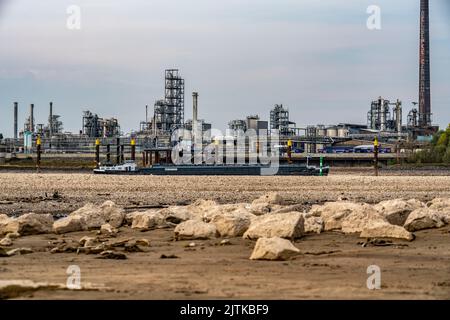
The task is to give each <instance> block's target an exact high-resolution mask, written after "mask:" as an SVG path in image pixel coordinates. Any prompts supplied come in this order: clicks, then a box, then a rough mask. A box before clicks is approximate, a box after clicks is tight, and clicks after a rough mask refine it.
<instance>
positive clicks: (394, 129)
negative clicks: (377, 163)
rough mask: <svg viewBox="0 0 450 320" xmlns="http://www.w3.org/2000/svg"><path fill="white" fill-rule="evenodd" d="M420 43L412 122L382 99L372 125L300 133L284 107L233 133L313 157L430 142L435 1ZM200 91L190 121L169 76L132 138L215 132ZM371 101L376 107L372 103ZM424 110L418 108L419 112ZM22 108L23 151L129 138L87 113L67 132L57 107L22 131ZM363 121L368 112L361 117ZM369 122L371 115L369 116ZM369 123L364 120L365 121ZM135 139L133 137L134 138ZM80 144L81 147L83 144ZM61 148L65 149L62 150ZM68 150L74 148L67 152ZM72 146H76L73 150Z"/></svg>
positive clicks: (424, 11) (168, 73)
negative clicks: (34, 144)
mask: <svg viewBox="0 0 450 320" xmlns="http://www.w3.org/2000/svg"><path fill="white" fill-rule="evenodd" d="M420 3H421V4H420V37H419V38H420V44H419V56H420V59H419V74H420V76H419V100H418V102H417V103H413V104H414V106H413V108H412V109H410V110H408V113H407V117H406V121H404V117H403V111H404V110H403V107H404V106H403V104H402V101H400V100H399V99H387V97H383V96H379V97H378V98H375V99H374V98H373V97H372V99H370V100H369V99H368V104H370V106H369V105H368V111H367V118H366V124H351V123H338V124H328V125H325V124H317V125H308V126H306V127H304V128H299V127H297V125H296V122H295V121H294V120H293V119H291V114H290V112H289V109H288V108H286V107H285V106H283V104H275V105H274V106H273V107H272V108H271V109H270V110H269V108H267V109H266V110H267V118H266V119H268V121H267V120H265V119H264V118H263V117H262V118H260V116H259V115H249V116H247V117H246V118H241V119H239V118H238V119H234V120H231V121H229V122H228V128H229V130H228V131H229V133H230V132H231V135H232V136H235V137H236V136H237V135H238V133H240V132H245V131H248V130H255V131H256V133H261V132H267V134H268V135H271V134H274V133H275V132H276V133H277V134H278V135H279V136H280V139H281V143H286V142H287V140H291V141H293V142H294V147H295V148H297V149H298V150H302V151H305V152H309V153H315V152H317V151H318V150H323V149H324V148H325V147H327V146H334V145H339V144H341V143H349V141H351V140H355V141H358V143H362V144H370V143H371V141H372V140H373V138H374V137H375V136H377V137H378V138H379V140H380V141H381V142H385V143H399V142H401V141H414V140H416V139H418V138H419V137H424V136H427V137H430V136H431V135H432V134H433V133H435V132H436V131H437V130H438V127H437V126H434V125H433V124H432V112H431V84H430V43H429V41H430V40H429V1H428V0H421V1H420ZM198 98H199V94H198V93H197V92H193V93H192V99H193V100H192V103H193V115H192V119H188V120H186V121H185V80H184V78H183V77H182V76H181V73H180V71H179V70H178V69H166V70H165V71H164V98H162V99H158V100H156V101H155V103H154V104H153V110H149V106H148V105H147V106H145V120H143V121H141V122H140V123H139V129H138V130H137V131H136V132H133V133H132V134H133V135H134V136H135V137H136V138H137V141H139V142H140V143H141V145H138V148H139V147H141V148H143V149H145V148H151V147H163V148H167V147H170V144H171V142H170V141H171V134H172V133H173V132H174V130H176V129H179V128H185V129H187V130H191V131H192V132H197V131H198V130H201V132H202V133H204V132H207V131H209V130H211V124H210V123H208V122H206V121H205V120H203V119H199V118H198ZM369 101H370V102H369ZM417 105H418V107H417ZM18 108H19V104H18V103H17V102H14V138H13V139H10V140H8V141H9V143H10V144H12V145H13V146H14V148H13V149H15V150H17V149H18V147H20V146H24V144H25V141H26V139H25V135H26V136H27V139H29V138H30V136H31V139H36V137H37V136H38V135H39V136H40V137H41V138H43V139H44V144H45V143H47V142H46V140H45V139H49V140H50V143H48V144H49V145H50V146H51V147H52V150H54V151H55V152H57V151H61V152H67V150H69V149H70V150H78V149H79V148H77V143H78V145H79V146H80V148H81V146H83V148H84V147H85V146H86V144H87V141H90V140H89V139H93V138H104V139H107V138H116V137H120V136H123V134H122V133H121V132H120V126H119V121H118V119H116V118H109V119H108V118H101V117H99V116H98V115H97V114H94V113H92V112H91V111H84V112H83V114H82V128H81V130H80V133H79V134H73V133H63V123H62V121H61V118H60V116H59V115H55V114H53V103H52V102H50V112H49V116H48V123H47V124H36V121H35V106H34V104H30V105H29V113H28V117H27V118H26V119H25V123H24V126H23V131H21V132H20V133H19V132H18V118H17V117H18ZM361 114H362V116H364V113H363V112H361ZM364 117H365V116H364ZM362 118H363V117H362ZM128 136H129V135H127V137H128ZM77 141H78V142H77ZM56 146H60V147H61V148H62V149H61V150H59V149H58V148H59V147H56ZM64 146H68V147H67V150H65V149H64ZM69 146H70V147H69Z"/></svg>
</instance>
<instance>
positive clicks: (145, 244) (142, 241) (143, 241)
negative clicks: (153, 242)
mask: <svg viewBox="0 0 450 320" xmlns="http://www.w3.org/2000/svg"><path fill="white" fill-rule="evenodd" d="M136 244H137V245H139V246H142V247H150V241H148V240H147V239H138V240H136Z"/></svg>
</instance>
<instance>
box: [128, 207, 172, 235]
mask: <svg viewBox="0 0 450 320" xmlns="http://www.w3.org/2000/svg"><path fill="white" fill-rule="evenodd" d="M164 218H165V217H164V216H163V215H162V214H161V213H160V212H158V211H154V210H149V211H145V212H140V213H139V214H136V215H135V216H134V218H133V223H132V225H131V228H133V229H140V230H151V229H155V228H156V227H158V226H160V225H163V224H164V223H165V222H164Z"/></svg>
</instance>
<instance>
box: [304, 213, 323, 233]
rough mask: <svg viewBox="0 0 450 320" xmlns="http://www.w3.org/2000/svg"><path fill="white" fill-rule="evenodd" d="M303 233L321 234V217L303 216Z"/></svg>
mask: <svg viewBox="0 0 450 320" xmlns="http://www.w3.org/2000/svg"><path fill="white" fill-rule="evenodd" d="M303 216H304V217H305V233H321V232H322V231H323V225H324V223H323V219H322V218H321V217H314V216H309V217H308V216H305V215H303Z"/></svg>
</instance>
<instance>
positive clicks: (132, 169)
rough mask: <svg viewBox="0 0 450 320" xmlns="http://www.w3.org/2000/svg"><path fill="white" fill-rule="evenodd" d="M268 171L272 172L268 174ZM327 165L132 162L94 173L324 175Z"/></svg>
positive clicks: (96, 170) (103, 168)
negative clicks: (142, 164) (153, 163)
mask: <svg viewBox="0 0 450 320" xmlns="http://www.w3.org/2000/svg"><path fill="white" fill-rule="evenodd" d="M268 172H273V174H270V173H268ZM328 172H329V167H328V166H325V167H322V168H320V167H317V166H310V165H306V164H280V165H278V170H277V169H276V168H271V167H269V166H265V165H261V164H242V165H237V164H234V165H230V164H222V165H219V164H214V165H207V164H201V165H189V164H188V165H173V164H155V165H152V166H150V167H144V168H138V167H137V166H136V164H135V163H134V162H129V163H124V164H121V165H112V166H100V167H99V168H98V169H94V173H95V174H122V175H123V174H125V175H180V176H184V175H211V176H223V175H230V176H260V175H279V176H326V175H328Z"/></svg>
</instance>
